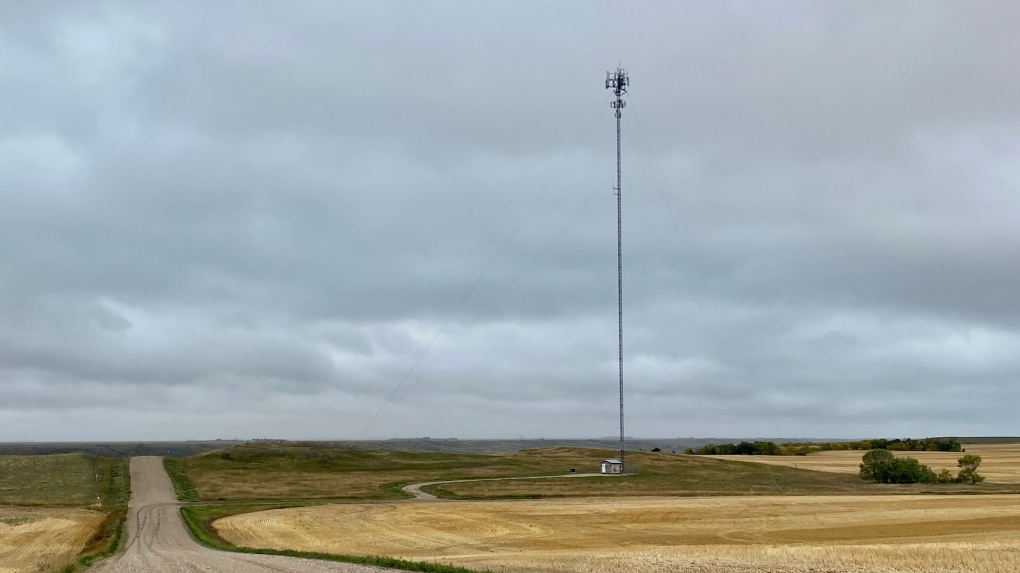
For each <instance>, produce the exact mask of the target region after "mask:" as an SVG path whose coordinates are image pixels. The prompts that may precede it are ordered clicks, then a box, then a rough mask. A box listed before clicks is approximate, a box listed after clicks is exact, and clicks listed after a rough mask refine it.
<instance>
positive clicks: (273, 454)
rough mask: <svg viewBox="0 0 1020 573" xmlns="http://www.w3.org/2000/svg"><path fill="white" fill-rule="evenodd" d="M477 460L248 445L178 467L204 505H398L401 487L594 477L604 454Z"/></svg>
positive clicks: (474, 456)
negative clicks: (578, 474) (579, 474)
mask: <svg viewBox="0 0 1020 573" xmlns="http://www.w3.org/2000/svg"><path fill="white" fill-rule="evenodd" d="M563 451H565V449H562V448H561V449H558V451H552V450H549V451H548V453H547V454H545V455H538V456H536V455H531V454H527V453H523V452H522V453H517V454H500V455H482V454H459V453H422V452H417V453H416V452H403V451H392V450H390V451H385V450H360V449H356V448H351V447H342V446H329V445H321V444H273V445H261V444H251V445H243V446H236V447H232V448H229V449H226V450H223V451H221V452H214V453H210V454H206V455H202V456H196V457H191V458H187V459H185V460H183V463H182V467H183V471H184V473H185V474H186V475H187V477H188V478H190V480H191V482H192V483H193V484H194V486H195V489H196V491H197V493H198V495H199V497H200V498H201V499H203V500H207V501H255V500H277V499H280V500H308V499H320V500H322V499H403V498H407V497H408V495H407V494H406V493H405V492H404V491H402V490H401V487H402V486H403V485H406V484H409V483H415V482H423V481H436V480H446V479H471V478H492V477H509V476H539V475H550V474H566V473H568V470H569V469H570V468H571V467H575V466H579V467H580V468H582V469H580V470H578V471H595V470H597V468H598V463H599V461H600V460H601V459H602V457H604V456H605V455H606V454H607V452H601V451H598V450H588V451H587V452H588V453H585V454H578V455H566V456H564V455H562V453H563Z"/></svg>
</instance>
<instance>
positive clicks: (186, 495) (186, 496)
mask: <svg viewBox="0 0 1020 573" xmlns="http://www.w3.org/2000/svg"><path fill="white" fill-rule="evenodd" d="M163 468H164V469H166V473H167V474H169V475H170V481H171V482H173V484H174V491H175V492H177V499H179V500H181V501H201V498H200V497H199V495H198V491H196V490H195V486H194V485H193V484H192V483H191V480H190V479H188V475H187V474H186V473H184V464H183V463H182V462H181V459H180V458H169V457H167V458H163Z"/></svg>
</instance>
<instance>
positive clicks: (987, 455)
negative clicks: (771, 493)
mask: <svg viewBox="0 0 1020 573" xmlns="http://www.w3.org/2000/svg"><path fill="white" fill-rule="evenodd" d="M963 448H964V449H965V450H967V451H966V453H961V452H893V453H894V454H896V455H897V456H901V457H911V458H916V459H917V460H918V461H920V462H921V463H922V464H926V465H929V466H931V468H932V469H933V470H935V471H936V472H937V471H939V470H941V469H943V468H945V469H948V470H950V471H952V472H953V473H956V471H957V470H958V469H959V468H957V466H956V460H958V459H960V457H961V456H963V455H966V454H976V455H979V456H981V467H980V468H979V469H978V473H979V474H981V475H983V476H985V479H986V481H987V482H988V483H1020V444H963ZM864 453H865V452H862V451H831V452H816V453H813V454H810V455H807V456H706V457H710V458H715V459H720V460H731V461H740V462H755V463H761V464H770V465H775V466H785V467H792V468H799V469H804V470H815V471H821V472H832V473H845V474H856V473H857V471H858V467H859V466H860V463H861V457H862V456H863V455H864ZM1018 569H1020V568H1018Z"/></svg>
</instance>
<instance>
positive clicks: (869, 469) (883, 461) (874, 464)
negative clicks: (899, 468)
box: [861, 450, 896, 481]
mask: <svg viewBox="0 0 1020 573" xmlns="http://www.w3.org/2000/svg"><path fill="white" fill-rule="evenodd" d="M894 459H896V456H894V455H893V454H892V452H890V451H889V450H871V451H870V452H868V453H866V454H864V457H863V458H861V479H870V480H873V481H882V480H881V476H882V473H883V471H884V469H885V467H886V466H888V464H889V463H890V462H892V461H893V460H894Z"/></svg>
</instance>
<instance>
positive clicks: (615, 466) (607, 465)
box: [602, 460, 623, 474]
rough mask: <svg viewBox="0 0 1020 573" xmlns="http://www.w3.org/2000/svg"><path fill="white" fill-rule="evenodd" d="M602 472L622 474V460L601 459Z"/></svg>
mask: <svg viewBox="0 0 1020 573" xmlns="http://www.w3.org/2000/svg"><path fill="white" fill-rule="evenodd" d="M602 473H604V474H622V473H623V462H621V461H620V460H602Z"/></svg>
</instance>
